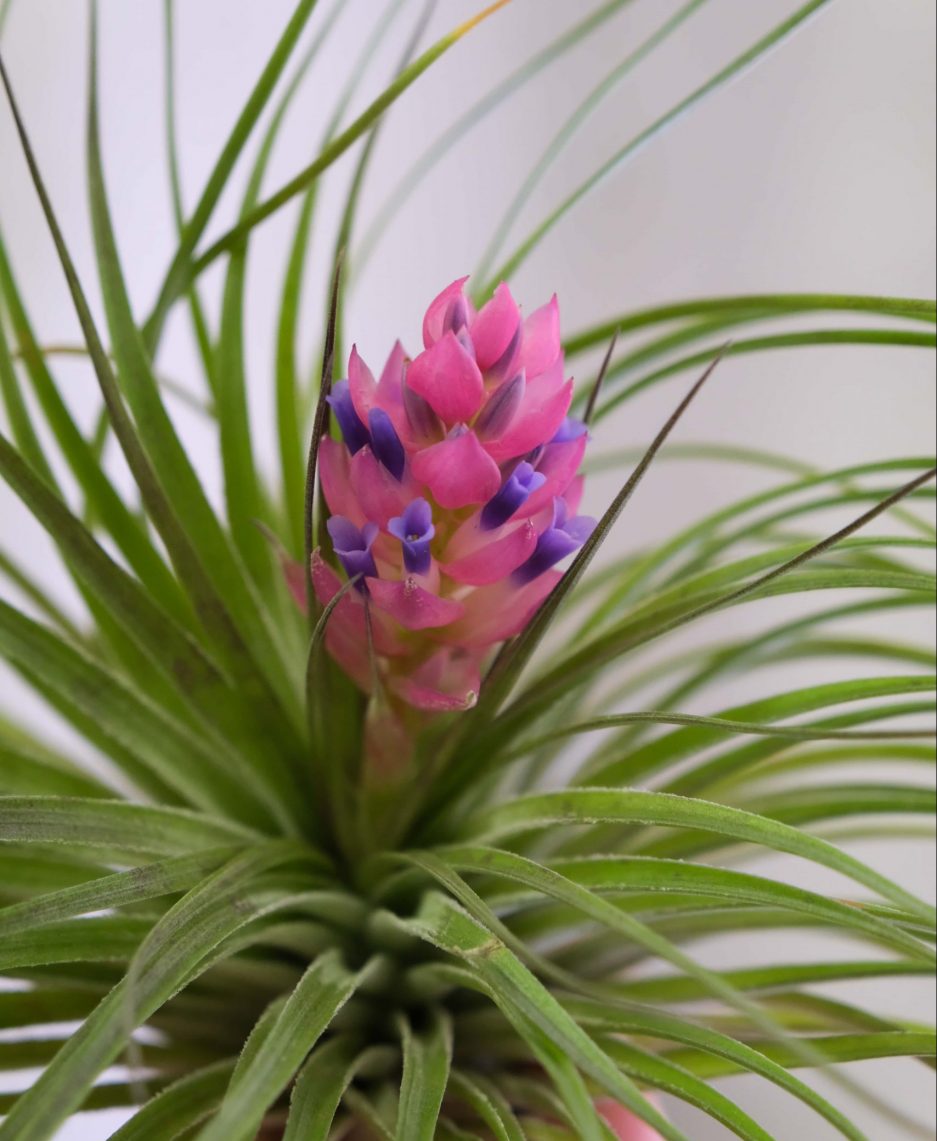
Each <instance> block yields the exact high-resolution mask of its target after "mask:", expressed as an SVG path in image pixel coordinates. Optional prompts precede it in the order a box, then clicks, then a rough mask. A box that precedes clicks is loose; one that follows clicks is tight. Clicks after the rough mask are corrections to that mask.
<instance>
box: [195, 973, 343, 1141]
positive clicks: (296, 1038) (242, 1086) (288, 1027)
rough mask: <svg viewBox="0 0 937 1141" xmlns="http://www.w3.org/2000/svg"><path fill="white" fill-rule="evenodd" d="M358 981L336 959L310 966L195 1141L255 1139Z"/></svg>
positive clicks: (245, 1140)
mask: <svg viewBox="0 0 937 1141" xmlns="http://www.w3.org/2000/svg"><path fill="white" fill-rule="evenodd" d="M360 981H361V976H360V975H358V976H356V975H354V974H352V973H351V972H349V971H348V970H346V969H345V967H344V966H342V964H341V961H340V959H339V957H338V956H337V954H329V955H324V956H322V958H320V959H319V960H317V961H316V962H315V963H313V965H312V966H311V967H310V968H309V970H308V971H307V972H306V974H305V975H304V976H303V978H302V980H301V982H300V983H299V985H298V986H297V988H296V990H295V991H294V992H293V993H292V994H291V995H290V996H289V998H288V999H287V1000H286V1003H285V1004H284V1006H283V1009H282V1011H281V1012H280V1014H279V1017H278V1018H277V1019H276V1021H275V1023H274V1024H273V1025H272V1026H271V1027H270V1033H269V1037H268V1038H267V1039H266V1041H264V1042H263V1044H262V1045H260V1046H259V1048H258V1049H257V1052H256V1054H255V1056H254V1057H253V1058H252V1059H251V1060H250V1062H248V1063H247V1064H246V1065H245V1066H244V1068H243V1070H241V1071H240V1072H237V1073H236V1074H235V1076H234V1078H233V1079H232V1081H231V1086H230V1088H229V1090H228V1092H227V1094H226V1095H225V1098H224V1101H223V1102H222V1105H221V1108H220V1109H219V1111H218V1113H217V1115H216V1116H215V1117H214V1118H213V1119H212V1121H211V1122H210V1123H209V1124H208V1125H206V1126H205V1128H204V1129H202V1131H201V1132H200V1133H199V1135H198V1136H199V1138H200V1141H221V1139H225V1138H230V1139H231V1141H241V1139H243V1141H249V1139H250V1138H252V1137H254V1136H255V1134H256V1132H257V1129H258V1127H259V1126H260V1124H261V1121H262V1120H263V1117H264V1114H265V1113H266V1110H267V1108H268V1107H269V1106H270V1105H271V1104H272V1103H273V1102H274V1101H275V1100H276V1098H277V1097H278V1096H279V1095H280V1093H281V1092H282V1091H283V1089H284V1088H285V1087H286V1085H287V1084H288V1083H289V1081H290V1079H291V1078H292V1077H293V1076H294V1074H295V1073H296V1071H297V1070H298V1069H299V1067H300V1066H301V1064H302V1062H303V1059H304V1058H305V1057H306V1055H307V1054H308V1053H309V1051H310V1050H311V1049H312V1047H313V1046H314V1045H315V1043H316V1042H317V1041H318V1039H319V1037H320V1036H321V1035H322V1033H323V1032H324V1031H325V1029H326V1028H327V1027H328V1025H329V1023H330V1022H331V1021H332V1019H333V1018H334V1017H335V1015H336V1013H337V1012H338V1010H340V1009H341V1007H342V1006H343V1005H344V1004H345V1002H346V1001H347V1000H348V998H349V997H350V996H351V995H352V994H353V993H354V991H355V989H356V987H357V985H358V983H359V982H360Z"/></svg>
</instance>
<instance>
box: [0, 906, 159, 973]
mask: <svg viewBox="0 0 937 1141" xmlns="http://www.w3.org/2000/svg"><path fill="white" fill-rule="evenodd" d="M149 929H150V924H149V922H148V921H147V920H145V919H131V918H128V917H120V918H110V917H107V916H105V917H102V918H100V919H73V920H67V921H65V922H62V923H52V924H50V925H49V926H47V927H42V928H40V929H39V930H38V931H18V932H16V933H15V934H12V935H5V936H4V938H3V943H2V944H0V971H7V972H10V973H11V974H13V975H16V974H18V973H19V971H20V969H22V968H23V967H47V966H51V965H53V964H55V963H69V964H71V963H120V964H126V963H129V962H130V960H131V959H132V958H133V956H134V953H135V952H136V950H137V948H138V947H139V946H140V944H141V943H142V941H143V939H144V938H145V936H146V934H147V932H148V931H149Z"/></svg>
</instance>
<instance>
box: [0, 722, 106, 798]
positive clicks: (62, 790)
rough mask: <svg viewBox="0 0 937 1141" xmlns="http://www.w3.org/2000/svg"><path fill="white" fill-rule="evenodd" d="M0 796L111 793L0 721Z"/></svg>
mask: <svg viewBox="0 0 937 1141" xmlns="http://www.w3.org/2000/svg"><path fill="white" fill-rule="evenodd" d="M0 793H2V794H5V795H15V796H102V797H111V796H113V795H114V790H113V789H111V788H108V786H107V785H106V784H104V783H103V782H102V781H100V780H98V779H96V778H95V777H93V776H90V775H89V774H88V773H84V772H82V771H81V770H80V769H79V768H78V767H77V766H76V765H73V764H72V763H71V762H70V761H68V760H66V759H65V758H64V757H60V756H59V755H58V754H57V753H55V752H53V750H51V749H49V748H48V747H47V746H46V745H43V744H42V743H40V742H39V741H38V740H37V739H36V738H34V737H32V736H31V735H30V734H28V733H23V732H22V731H20V730H18V729H17V727H16V726H14V725H13V724H12V723H10V722H7V721H6V720H5V719H3V718H2V717H0Z"/></svg>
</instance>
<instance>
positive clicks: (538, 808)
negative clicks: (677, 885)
mask: <svg viewBox="0 0 937 1141" xmlns="http://www.w3.org/2000/svg"><path fill="white" fill-rule="evenodd" d="M602 823H608V824H619V823H620V824H643V825H651V824H655V825H659V826H661V827H669V828H691V829H693V830H696V831H702V832H713V833H716V834H718V835H723V836H730V837H731V838H732V839H734V840H738V841H741V842H743V843H750V844H756V845H759V846H760V847H763V848H769V849H772V850H773V851H777V852H786V853H788V854H789V855H793V856H800V857H802V858H803V859H806V860H810V861H812V862H814V863H817V864H820V865H821V866H823V867H828V868H830V869H832V870H833V871H837V872H840V873H841V874H842V875H844V876H846V877H848V878H849V879H852V880H854V881H855V882H856V883H860V884H863V885H864V886H865V887H868V888H871V890H872V891H874V892H876V893H877V894H879V895H881V896H882V897H883V898H884V899H887V900H891V901H892V902H894V903H896V904H897V905H898V906H899V907H902V908H906V909H907V910H908V911H909V912H911V913H912V914H914V915H917V916H920V917H921V918H923V919H925V920H928V921H930V920H931V919H932V915H933V909H932V908H930V907H928V906H927V905H926V904H924V903H922V902H921V901H920V900H919V899H917V898H916V897H915V896H913V895H911V894H910V893H909V892H906V891H905V890H904V889H903V888H900V887H898V886H897V885H896V884H894V883H892V882H891V881H890V880H889V879H887V878H886V877H884V876H881V875H879V873H877V872H875V871H873V870H872V869H871V868H868V867H866V865H865V864H863V863H861V862H860V861H859V860H857V859H855V858H854V857H853V856H850V855H848V854H847V853H846V852H842V851H840V850H839V849H838V848H836V847H834V846H833V845H832V844H828V843H826V842H825V841H823V840H820V839H818V838H817V837H816V836H811V835H809V834H808V833H805V832H801V831H800V830H799V829H797V828H791V827H789V826H788V825H785V824H779V823H778V822H777V821H773V820H768V819H767V818H765V817H762V816H756V815H754V814H752V813H748V812H743V811H742V810H740V809H737V808H729V807H727V806H725V805H721V804H713V803H711V802H709V801H703V800H692V799H690V798H688V797H682V796H673V795H672V794H670V793H661V792H646V791H642V790H634V789H628V790H622V789H591V788H590V789H569V790H565V791H562V792H548V793H542V794H539V795H533V796H527V797H521V798H519V799H517V800H515V801H511V802H509V803H507V804H500V805H497V806H496V807H493V808H490V809H489V810H487V811H485V812H483V813H480V814H479V815H478V816H476V817H475V819H474V820H471V821H469V822H468V823H467V824H466V826H465V833H466V834H467V835H469V836H474V837H476V838H478V839H484V840H486V841H489V840H492V839H499V838H505V837H509V836H512V835H517V834H519V833H523V832H525V831H528V830H530V829H532V828H546V827H549V826H551V825H556V824H602Z"/></svg>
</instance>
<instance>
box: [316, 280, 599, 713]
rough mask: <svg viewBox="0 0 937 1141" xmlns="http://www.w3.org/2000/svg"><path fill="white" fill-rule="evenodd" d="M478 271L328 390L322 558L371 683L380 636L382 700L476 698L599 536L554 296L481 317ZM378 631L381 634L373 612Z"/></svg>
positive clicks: (438, 704) (449, 706) (415, 703)
mask: <svg viewBox="0 0 937 1141" xmlns="http://www.w3.org/2000/svg"><path fill="white" fill-rule="evenodd" d="M464 286H465V280H464V279H463V280H461V281H457V282H455V283H453V284H452V285H451V286H449V288H448V289H446V290H444V291H443V292H442V293H441V294H440V295H439V297H437V298H436V300H435V301H434V302H433V303H432V305H430V307H429V310H428V311H427V313H426V317H425V320H424V322H423V342H424V350H423V352H422V353H420V354H419V356H417V357H416V358H415V359H413V360H411V359H409V358H408V357H407V355H406V353H405V352H404V350H403V348H402V347H401V346H400V345H399V344H398V345H397V346H396V347H395V348H394V350H393V352H392V353H391V355H390V358H389V360H388V362H387V364H386V366H385V368H384V371H383V373H382V374H381V377H380V379H379V380H375V378H374V376H373V375H372V373H371V372H370V370H369V369H368V367H367V365H366V364H365V363H364V361H363V360H362V359H361V357H360V356H359V355H358V352H357V350H356V349H355V350H353V351H352V354H351V359H350V361H349V363H348V377H347V379H346V380H341V381H339V382H338V383H337V384H335V385H334V386H333V389H332V393H331V395H330V397H329V404H330V405H331V408H332V412H333V414H334V419H335V422H336V423H337V425H338V429H339V431H340V433H341V440H337V439H330V438H326V439H324V440H323V441H322V445H321V449H320V453H319V465H320V467H319V470H320V475H321V481H322V489H323V493H324V495H325V500H326V503H327V504H328V508H329V512H330V513H331V518H330V520H329V523H328V532H329V536H330V539H331V543H332V552H331V554H332V555H334V559H328V560H327V559H326V558H324V557H323V555H322V553H321V552H317V553H316V555H315V556H314V559H313V566H312V582H313V586H314V589H315V592H316V596H317V597H318V599H319V601H320V603H322V604H325V603H327V602H329V601H330V600H331V599H332V598H334V597H335V595H336V594H337V593H338V591H339V590H340V589H341V587H342V585H343V580H342V577H341V576H340V575H339V573H338V572H337V571H336V570H335V569H333V566H332V565H330V563H334V562H337V563H338V565H339V566H340V567H341V568H342V570H344V572H345V574H346V575H347V576H348V577H349V578H353V577H355V576H360V577H359V578H358V581H357V583H356V589H355V590H352V591H350V592H346V594H345V595H344V597H343V598H342V599H341V601H340V602H339V604H338V606H337V607H336V608H335V611H334V613H333V614H332V616H331V619H330V623H329V628H328V633H327V645H328V648H329V651H330V652H331V653H332V655H333V656H334V657H335V658H336V659H337V661H338V662H339V663H340V664H341V665H342V667H343V668H344V669H345V670H346V671H347V673H348V674H349V675H350V676H351V677H352V678H354V680H355V681H356V682H357V684H358V685H360V686H361V688H362V689H364V690H365V691H370V689H371V687H372V685H373V684H374V677H375V670H374V669H373V665H372V662H371V660H370V650H369V644H370V645H373V651H374V654H375V656H376V660H377V666H378V670H377V676H379V677H380V679H381V682H382V685H383V687H384V690H385V692H386V695H387V696H388V697H389V698H390V700H391V701H392V702H397V703H400V704H401V705H403V706H409V707H411V708H415V709H418V710H424V711H426V712H432V713H439V712H445V711H452V710H460V709H467V708H469V707H470V706H471V705H472V704H473V703H474V701H475V699H476V697H477V694H478V690H479V686H480V670H481V666H482V663H483V661H484V659H485V656H486V655H487V654H488V652H489V651H490V650H491V648H492V647H493V646H495V645H496V644H497V643H499V642H503V641H505V640H506V639H508V638H511V637H513V636H514V635H516V634H518V633H520V631H521V630H523V628H524V626H525V625H526V624H527V622H528V621H529V620H530V618H531V616H532V615H533V613H534V611H535V610H536V608H537V607H538V606H539V605H540V603H541V602H542V601H543V599H544V598H545V597H546V596H547V595H548V594H549V593H550V591H551V590H552V589H553V587H554V585H555V584H556V582H557V581H558V580H559V578H560V577H561V575H560V572H559V571H558V570H556V569H555V568H556V566H557V564H558V563H560V562H561V561H562V560H563V559H565V558H566V557H567V556H569V555H571V554H572V553H573V552H574V551H575V550H577V549H578V548H579V547H580V546H581V545H582V544H583V543H584V542H585V540H586V539H587V537H588V536H589V534H590V532H591V530H592V528H593V527H594V525H595V524H594V521H593V520H591V519H588V518H585V517H583V516H579V515H577V513H576V512H577V508H578V506H579V501H580V498H581V496H582V478H581V477H580V476H578V475H577V472H578V470H579V466H580V463H581V461H582V456H583V452H584V450H585V446H586V439H587V435H586V430H585V426H584V425H583V424H581V423H579V422H577V421H576V420H573V419H570V418H569V416H568V412H569V406H570V401H571V399H572V387H573V386H572V381H570V380H567V378H566V376H565V373H564V362H563V350H562V345H561V342H560V324H559V308H558V305H557V302H556V298H554V299H553V300H552V301H551V302H550V303H549V304H548V305H546V306H544V308H542V309H539V310H538V311H537V312H535V313H533V314H531V316H529V317H528V318H527V319H526V320H525V319H524V318H523V317H522V315H521V312H520V309H519V308H518V306H517V304H516V303H515V301H514V299H513V297H512V296H511V292H510V290H509V289H508V287H507V286H506V285H500V286H498V288H497V290H496V291H495V293H494V296H493V297H492V298H491V300H490V301H489V302H488V303H487V304H486V305H485V306H484V308H483V309H481V310H480V311H479V312H477V313H476V312H475V309H474V308H473V306H472V303H471V302H470V301H469V299H468V298H467V297H466V295H465V289H464ZM366 606H368V607H370V612H371V614H370V616H371V628H372V637H371V639H370V641H369V638H368V637H367V625H366V616H365V607H366Z"/></svg>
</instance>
